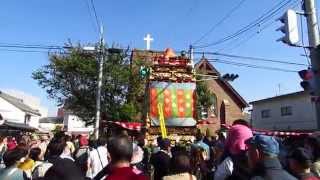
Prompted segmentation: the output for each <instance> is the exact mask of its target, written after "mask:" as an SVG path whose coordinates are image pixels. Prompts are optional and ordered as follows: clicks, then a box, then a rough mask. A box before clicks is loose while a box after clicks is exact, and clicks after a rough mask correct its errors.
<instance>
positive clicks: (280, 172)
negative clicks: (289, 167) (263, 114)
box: [246, 135, 296, 180]
mask: <svg viewBox="0 0 320 180" xmlns="http://www.w3.org/2000/svg"><path fill="white" fill-rule="evenodd" d="M246 143H247V144H248V162H249V166H250V168H251V169H252V173H253V174H252V178H251V180H260V179H268V180H280V179H281V180H296V178H295V177H293V176H292V175H290V174H289V173H288V172H287V171H285V170H284V169H283V167H282V166H281V164H280V161H279V159H278V154H279V144H278V142H277V141H276V140H275V138H274V137H272V136H266V135H255V136H254V137H253V138H251V139H249V140H247V142H246Z"/></svg>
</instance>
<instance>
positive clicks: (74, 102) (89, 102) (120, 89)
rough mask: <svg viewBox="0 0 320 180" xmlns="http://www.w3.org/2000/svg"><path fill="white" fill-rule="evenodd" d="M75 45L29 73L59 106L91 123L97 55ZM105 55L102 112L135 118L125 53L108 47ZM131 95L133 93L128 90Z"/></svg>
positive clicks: (114, 116) (52, 56)
mask: <svg viewBox="0 0 320 180" xmlns="http://www.w3.org/2000/svg"><path fill="white" fill-rule="evenodd" d="M81 49H82V48H81V46H80V45H79V46H77V47H76V48H73V49H71V50H69V51H68V52H67V53H64V54H60V53H55V54H50V55H49V64H48V65H45V66H43V67H41V68H40V69H38V70H36V71H34V72H33V74H32V78H33V79H35V80H36V81H38V84H39V85H40V87H42V88H44V89H46V92H47V94H48V96H49V97H50V98H53V99H54V100H56V101H57V102H58V104H59V105H63V106H64V107H65V108H66V109H68V110H71V111H72V112H73V113H75V114H76V115H78V116H79V117H81V118H82V119H83V120H85V121H87V123H88V124H90V123H92V122H94V117H95V110H96V92H97V75H98V62H97V60H96V54H92V53H86V52H84V51H83V50H81ZM108 52H109V53H108V55H107V56H106V57H105V62H104V72H103V83H102V93H101V111H102V115H103V116H104V118H107V119H108V120H120V119H122V120H129V121H130V120H134V116H135V114H136V113H138V110H137V108H136V106H135V102H133V101H128V99H127V97H128V94H129V89H134V88H132V87H131V88H129V87H130V86H132V85H134V84H132V83H130V80H131V79H132V78H131V71H130V66H129V64H130V63H129V58H128V56H127V53H126V52H123V51H119V50H117V49H111V50H110V49H109V51H108ZM130 93H131V95H132V96H134V95H135V92H130Z"/></svg>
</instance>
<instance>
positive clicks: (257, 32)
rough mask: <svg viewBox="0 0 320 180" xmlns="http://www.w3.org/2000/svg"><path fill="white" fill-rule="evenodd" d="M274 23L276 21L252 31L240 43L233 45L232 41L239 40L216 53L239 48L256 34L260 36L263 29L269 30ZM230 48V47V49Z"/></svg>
mask: <svg viewBox="0 0 320 180" xmlns="http://www.w3.org/2000/svg"><path fill="white" fill-rule="evenodd" d="M274 23H276V21H271V22H270V23H268V24H266V25H265V26H263V27H262V28H259V29H258V30H257V31H254V32H253V33H251V34H249V35H247V37H244V38H243V39H242V40H241V41H240V42H238V43H236V44H235V43H234V41H237V40H239V39H240V38H237V39H236V40H234V41H232V42H229V43H228V45H227V46H225V47H223V48H221V49H219V50H218V51H217V52H221V51H226V50H227V51H231V50H234V49H236V48H238V47H240V46H241V45H243V44H245V43H247V42H248V41H250V40H251V39H253V38H254V37H256V36H257V35H258V34H261V32H262V31H264V30H265V29H267V28H269V27H270V26H271V25H272V24H274ZM230 46H231V47H230Z"/></svg>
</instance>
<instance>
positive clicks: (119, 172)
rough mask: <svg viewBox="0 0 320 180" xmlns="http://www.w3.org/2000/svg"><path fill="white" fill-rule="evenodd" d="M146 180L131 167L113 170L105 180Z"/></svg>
mask: <svg viewBox="0 0 320 180" xmlns="http://www.w3.org/2000/svg"><path fill="white" fill-rule="evenodd" d="M133 179H134V180H147V179H148V178H147V177H146V176H144V175H142V174H139V173H138V172H137V171H136V170H134V169H133V168H131V167H123V168H114V169H112V170H111V172H110V173H109V174H108V176H107V178H106V180H133Z"/></svg>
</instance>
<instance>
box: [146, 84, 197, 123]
mask: <svg viewBox="0 0 320 180" xmlns="http://www.w3.org/2000/svg"><path fill="white" fill-rule="evenodd" d="M195 87H196V85H195V83H171V82H155V81H154V82H151V83H150V119H151V122H152V125H159V120H158V119H159V113H158V104H159V103H160V104H161V105H163V113H164V118H165V122H166V126H194V125H196V121H195V119H194V115H195Z"/></svg>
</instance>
